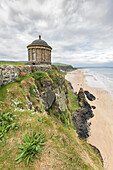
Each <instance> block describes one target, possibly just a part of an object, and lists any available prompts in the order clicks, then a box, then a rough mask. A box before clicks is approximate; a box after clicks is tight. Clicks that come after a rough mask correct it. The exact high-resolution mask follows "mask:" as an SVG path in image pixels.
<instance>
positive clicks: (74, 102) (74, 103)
mask: <svg viewBox="0 0 113 170" xmlns="http://www.w3.org/2000/svg"><path fill="white" fill-rule="evenodd" d="M66 84H67V88H68V94H67V95H68V100H69V104H68V106H69V108H70V111H71V112H73V111H76V110H77V109H80V106H79V104H78V98H77V96H75V95H74V93H73V92H72V91H71V90H70V86H69V84H68V82H67V81H66Z"/></svg>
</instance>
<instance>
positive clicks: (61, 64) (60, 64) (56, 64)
mask: <svg viewBox="0 0 113 170" xmlns="http://www.w3.org/2000/svg"><path fill="white" fill-rule="evenodd" d="M52 65H55V66H70V65H69V64H63V63H53V64H52Z"/></svg>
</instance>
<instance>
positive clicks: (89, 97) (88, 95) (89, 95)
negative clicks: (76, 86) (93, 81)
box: [84, 91, 96, 101]
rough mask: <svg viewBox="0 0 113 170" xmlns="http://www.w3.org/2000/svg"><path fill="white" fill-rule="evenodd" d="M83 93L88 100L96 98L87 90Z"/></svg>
mask: <svg viewBox="0 0 113 170" xmlns="http://www.w3.org/2000/svg"><path fill="white" fill-rule="evenodd" d="M84 93H85V95H86V97H87V98H88V100H90V101H93V100H95V99H96V97H95V96H94V95H93V94H91V93H90V92H89V91H84Z"/></svg>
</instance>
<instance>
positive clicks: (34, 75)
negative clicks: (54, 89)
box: [32, 72, 48, 80]
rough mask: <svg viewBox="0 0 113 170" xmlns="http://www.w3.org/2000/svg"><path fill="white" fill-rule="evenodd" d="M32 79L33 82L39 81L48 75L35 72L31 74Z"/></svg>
mask: <svg viewBox="0 0 113 170" xmlns="http://www.w3.org/2000/svg"><path fill="white" fill-rule="evenodd" d="M32 77H33V78H34V79H35V80H39V79H40V78H48V75H47V73H45V72H35V73H33V74H32Z"/></svg>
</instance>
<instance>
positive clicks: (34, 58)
mask: <svg viewBox="0 0 113 170" xmlns="http://www.w3.org/2000/svg"><path fill="white" fill-rule="evenodd" d="M33 60H34V61H36V53H33Z"/></svg>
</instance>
